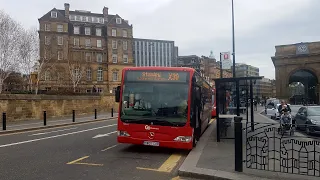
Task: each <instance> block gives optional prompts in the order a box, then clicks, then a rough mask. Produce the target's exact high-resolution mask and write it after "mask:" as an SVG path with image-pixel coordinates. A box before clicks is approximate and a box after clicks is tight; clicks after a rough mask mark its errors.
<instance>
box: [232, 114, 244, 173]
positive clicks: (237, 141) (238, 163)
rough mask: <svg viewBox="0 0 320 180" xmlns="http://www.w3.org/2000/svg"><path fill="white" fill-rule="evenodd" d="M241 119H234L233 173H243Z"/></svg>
mask: <svg viewBox="0 0 320 180" xmlns="http://www.w3.org/2000/svg"><path fill="white" fill-rule="evenodd" d="M241 121H242V117H239V116H236V117H234V137H235V138H234V152H235V158H234V159H235V165H234V167H235V171H237V172H242V171H243V165H242V164H243V147H242V141H243V139H242V122H241Z"/></svg>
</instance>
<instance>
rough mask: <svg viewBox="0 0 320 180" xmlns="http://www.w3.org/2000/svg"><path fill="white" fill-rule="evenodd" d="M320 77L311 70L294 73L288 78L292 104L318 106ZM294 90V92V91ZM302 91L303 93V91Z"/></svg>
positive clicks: (299, 70)
mask: <svg viewBox="0 0 320 180" xmlns="http://www.w3.org/2000/svg"><path fill="white" fill-rule="evenodd" d="M318 82H319V81H318V77H317V76H316V73H315V72H313V71H311V70H309V69H298V70H296V71H292V72H291V73H290V74H289V77H288V86H290V85H292V84H294V86H291V87H290V88H291V92H290V93H291V96H290V98H289V101H290V103H291V104H304V103H308V104H318V101H319V97H318V93H317V87H318V84H319V83H318ZM292 90H293V91H292ZM301 90H302V91H301Z"/></svg>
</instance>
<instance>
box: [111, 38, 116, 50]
mask: <svg viewBox="0 0 320 180" xmlns="http://www.w3.org/2000/svg"><path fill="white" fill-rule="evenodd" d="M112 49H117V41H115V40H112Z"/></svg>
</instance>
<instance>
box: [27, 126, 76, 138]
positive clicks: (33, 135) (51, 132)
mask: <svg viewBox="0 0 320 180" xmlns="http://www.w3.org/2000/svg"><path fill="white" fill-rule="evenodd" d="M72 129H77V127H75V128H69V129H61V130H57V131H50V132H43V133H37V134H31V135H29V136H38V135H43V134H49V133H54V132H62V131H68V130H72Z"/></svg>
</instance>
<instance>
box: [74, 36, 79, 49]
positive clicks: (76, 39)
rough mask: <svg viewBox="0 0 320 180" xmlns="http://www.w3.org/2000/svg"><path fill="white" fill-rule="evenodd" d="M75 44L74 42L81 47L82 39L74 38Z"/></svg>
mask: <svg viewBox="0 0 320 180" xmlns="http://www.w3.org/2000/svg"><path fill="white" fill-rule="evenodd" d="M73 44H74V46H77V47H79V45H80V40H79V38H74V39H73Z"/></svg>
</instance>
